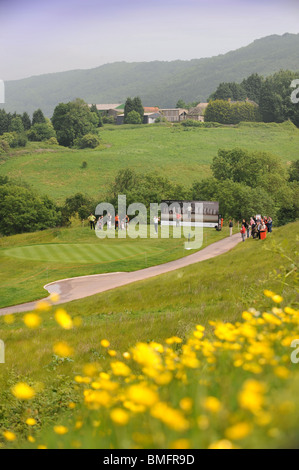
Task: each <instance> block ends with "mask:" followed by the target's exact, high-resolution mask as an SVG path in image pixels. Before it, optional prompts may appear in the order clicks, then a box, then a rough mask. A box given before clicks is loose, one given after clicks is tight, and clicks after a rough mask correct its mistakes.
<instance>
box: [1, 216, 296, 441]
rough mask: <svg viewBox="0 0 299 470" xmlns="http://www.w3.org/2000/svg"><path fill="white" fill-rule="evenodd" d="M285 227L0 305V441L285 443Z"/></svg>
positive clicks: (288, 297)
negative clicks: (52, 296)
mask: <svg viewBox="0 0 299 470" xmlns="http://www.w3.org/2000/svg"><path fill="white" fill-rule="evenodd" d="M298 228H299V223H293V224H289V225H287V226H284V227H281V228H278V229H275V230H274V232H273V234H272V235H271V236H268V237H267V239H266V240H265V241H259V240H252V239H249V240H246V242H245V243H240V244H239V245H238V246H237V247H235V248H234V249H233V250H232V251H230V252H228V253H226V254H224V255H222V256H220V257H216V258H214V259H211V260H207V261H204V262H202V263H199V264H197V265H192V266H190V267H186V268H183V269H180V270H177V271H175V272H172V273H168V274H164V275H162V276H159V277H158V278H153V279H150V280H146V281H141V282H138V283H135V284H134V285H133V286H132V285H130V286H124V287H122V288H119V289H115V290H113V291H109V292H105V293H101V294H98V295H96V296H93V297H89V298H86V299H82V300H79V301H74V302H71V303H69V304H67V305H64V306H62V307H61V308H60V309H59V310H58V309H57V308H51V307H50V306H49V307H48V306H46V305H41V306H40V310H39V311H37V312H36V313H35V315H36V318H35V320H34V319H33V320H34V321H33V322H32V321H31V323H30V322H28V318H27V319H26V318H25V316H24V315H16V316H15V317H12V316H8V317H4V318H1V319H0V321H1V327H0V328H1V335H0V336H1V339H3V340H4V342H5V346H6V362H5V364H3V365H1V378H0V384H1V386H0V390H1V392H0V396H1V400H0V403H1V404H2V405H1V407H0V415H1V418H2V419H1V424H0V429H1V431H3V432H4V434H3V437H2V438H1V437H0V440H1V442H2V445H3V446H5V447H33V448H36V447H38V446H39V445H40V446H42V447H43V446H46V447H50V448H57V447H58V448H79V447H83V448H84V447H95V448H110V447H111V446H112V447H116V448H176V449H178V448H201V447H212V448H234V447H241V448H242V447H245V448H246V447H250V448H254V447H268V448H275V447H289V446H291V447H298V418H299V406H298V400H297V390H298V383H299V369H298V365H297V364H292V363H291V361H290V354H291V352H292V349H291V348H290V343H291V340H292V339H293V338H298V337H299V336H298V335H299V330H298V324H299V323H298V315H299V314H298V312H297V313H296V311H295V309H297V310H298ZM265 290H266V294H267V295H266V296H265V295H264V294H263V292H264V291H265ZM273 292H274V293H276V295H274V294H273ZM286 306H289V308H287V309H286V310H283V309H284V308H285V307H286ZM273 308H274V309H273ZM64 309H65V310H66V311H67V312H68V314H67V313H66V312H65V311H64ZM244 311H246V312H247V313H245V314H244V313H243V314H242V312H244ZM263 312H268V313H267V314H265V313H263ZM36 320H38V321H36ZM24 322H25V323H26V324H27V325H28V326H29V325H31V327H27V326H25V324H24ZM39 322H41V323H40V324H39ZM210 322H212V324H211V323H210ZM213 322H214V323H213ZM196 332H197V333H196ZM103 339H105V340H106V341H104V342H101V341H102V340H103ZM165 341H166V342H165ZM53 346H54V349H53ZM125 352H126V354H125V355H124V356H123V355H122V354H123V353H125ZM20 383H21V385H20ZM24 383H25V384H26V386H27V388H26V387H25V385H22V384H24ZM16 384H19V386H18V387H17V388H15V389H14V388H13V389H12V390H13V393H11V388H12V387H14V386H15V385H16ZM28 386H29V388H28ZM28 419H29V421H27V420H28ZM30 419H31V420H33V421H30ZM28 423H31V424H28ZM32 423H33V424H32ZM53 426H58V427H54V428H53Z"/></svg>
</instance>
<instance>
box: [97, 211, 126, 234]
mask: <svg viewBox="0 0 299 470" xmlns="http://www.w3.org/2000/svg"><path fill="white" fill-rule="evenodd" d="M88 221H89V225H90V228H91V230H95V228H96V227H97V229H98V230H102V229H103V225H104V216H103V215H101V216H100V217H99V218H98V220H97V218H96V216H95V215H93V214H90V215H89V217H88ZM129 221H130V219H129V217H128V215H126V216H125V217H124V218H123V219H120V217H119V215H118V214H116V216H115V217H114V221H113V220H112V216H111V214H107V228H108V230H109V229H111V228H112V223H113V222H114V228H115V230H125V229H127V228H128V223H129Z"/></svg>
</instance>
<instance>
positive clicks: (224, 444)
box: [209, 439, 234, 449]
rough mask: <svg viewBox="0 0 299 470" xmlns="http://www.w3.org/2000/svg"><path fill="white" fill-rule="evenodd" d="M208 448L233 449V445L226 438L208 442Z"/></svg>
mask: <svg viewBox="0 0 299 470" xmlns="http://www.w3.org/2000/svg"><path fill="white" fill-rule="evenodd" d="M209 449H234V445H233V443H232V442H230V441H229V440H228V439H221V440H220V441H216V442H213V443H212V444H210V445H209Z"/></svg>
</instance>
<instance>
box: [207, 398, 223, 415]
mask: <svg viewBox="0 0 299 470" xmlns="http://www.w3.org/2000/svg"><path fill="white" fill-rule="evenodd" d="M203 407H204V408H205V409H206V410H208V411H211V412H212V413H218V411H220V409H221V403H220V401H219V400H218V398H216V397H207V398H206V399H205V400H204V402H203Z"/></svg>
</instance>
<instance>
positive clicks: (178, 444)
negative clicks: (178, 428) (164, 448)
mask: <svg viewBox="0 0 299 470" xmlns="http://www.w3.org/2000/svg"><path fill="white" fill-rule="evenodd" d="M170 448H171V449H191V442H190V441H189V440H188V439H178V440H176V441H173V442H172V443H171V444H170Z"/></svg>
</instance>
